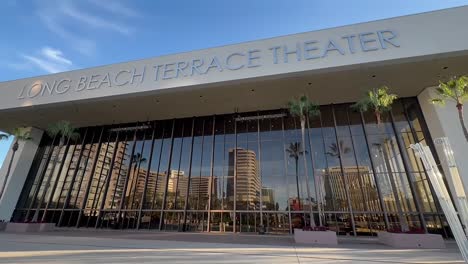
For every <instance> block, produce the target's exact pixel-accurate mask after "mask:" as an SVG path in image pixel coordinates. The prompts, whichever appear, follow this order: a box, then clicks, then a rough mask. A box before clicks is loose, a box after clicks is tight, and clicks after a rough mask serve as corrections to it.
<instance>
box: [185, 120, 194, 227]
mask: <svg viewBox="0 0 468 264" xmlns="http://www.w3.org/2000/svg"><path fill="white" fill-rule="evenodd" d="M194 131H195V117H193V118H192V142H191V146H190V161H189V171H188V179H187V190H186V193H185V204H184V226H183V228H182V231H186V228H187V208H188V198H189V195H190V184H191V180H190V179H191V178H192V156H193V141H194V137H193V133H194Z"/></svg>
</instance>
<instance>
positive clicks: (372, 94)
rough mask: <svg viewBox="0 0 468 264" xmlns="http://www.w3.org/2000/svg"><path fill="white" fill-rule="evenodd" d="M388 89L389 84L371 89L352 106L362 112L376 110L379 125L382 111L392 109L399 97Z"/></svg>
mask: <svg viewBox="0 0 468 264" xmlns="http://www.w3.org/2000/svg"><path fill="white" fill-rule="evenodd" d="M388 90H389V88H388V87H387V86H380V87H379V88H374V89H372V90H369V91H367V92H366V95H365V96H364V97H363V98H362V99H361V100H359V101H358V102H357V103H355V104H353V105H352V106H351V107H352V108H354V109H356V110H358V111H361V112H366V111H367V110H372V111H374V115H375V118H376V120H377V125H379V124H380V122H381V115H382V113H383V112H387V111H390V109H392V104H393V101H395V100H396V99H397V98H398V96H397V95H396V94H389V93H388Z"/></svg>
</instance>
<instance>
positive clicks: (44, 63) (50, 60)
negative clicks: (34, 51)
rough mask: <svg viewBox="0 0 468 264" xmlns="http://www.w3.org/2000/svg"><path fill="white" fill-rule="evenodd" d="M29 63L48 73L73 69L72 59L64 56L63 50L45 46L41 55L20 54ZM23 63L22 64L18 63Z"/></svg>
mask: <svg viewBox="0 0 468 264" xmlns="http://www.w3.org/2000/svg"><path fill="white" fill-rule="evenodd" d="M20 56H21V58H23V59H24V60H25V61H26V62H27V63H29V64H31V65H33V66H35V67H37V68H39V69H41V70H43V71H46V72H47V73H57V72H63V71H67V70H70V69H71V66H72V64H73V63H72V61H71V60H69V59H67V58H65V57H64V56H63V53H62V51H60V50H58V49H53V48H50V47H43V48H42V49H41V51H40V52H39V55H35V56H33V55H27V54H20ZM18 65H22V64H18Z"/></svg>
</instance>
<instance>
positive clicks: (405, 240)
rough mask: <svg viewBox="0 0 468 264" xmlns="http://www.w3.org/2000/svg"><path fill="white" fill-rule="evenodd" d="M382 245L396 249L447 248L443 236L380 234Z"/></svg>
mask: <svg viewBox="0 0 468 264" xmlns="http://www.w3.org/2000/svg"><path fill="white" fill-rule="evenodd" d="M378 239H379V242H380V243H381V244H384V245H387V246H390V247H394V248H445V242H444V239H443V238H442V236H441V235H436V234H407V233H389V232H379V233H378Z"/></svg>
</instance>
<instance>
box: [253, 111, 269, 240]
mask: <svg viewBox="0 0 468 264" xmlns="http://www.w3.org/2000/svg"><path fill="white" fill-rule="evenodd" d="M259 116H260V113H259V112H257V149H258V163H257V164H256V166H258V167H257V173H258V174H259V176H260V196H259V199H260V202H259V204H260V226H261V227H263V195H262V189H263V180H262V147H261V144H260V142H261V138H260V118H259ZM270 122H271V121H270ZM269 127H270V129H271V126H269ZM260 231H263V230H260Z"/></svg>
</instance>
